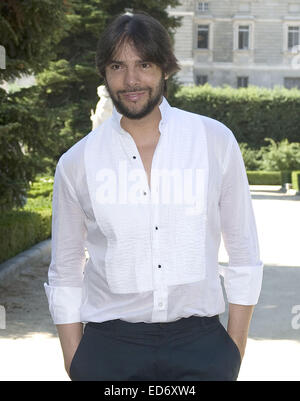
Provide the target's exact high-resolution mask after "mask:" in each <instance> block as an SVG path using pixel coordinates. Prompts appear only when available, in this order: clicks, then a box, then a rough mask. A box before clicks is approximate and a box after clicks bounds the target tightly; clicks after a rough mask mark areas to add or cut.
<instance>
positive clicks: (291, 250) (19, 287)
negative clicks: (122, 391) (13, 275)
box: [0, 192, 300, 381]
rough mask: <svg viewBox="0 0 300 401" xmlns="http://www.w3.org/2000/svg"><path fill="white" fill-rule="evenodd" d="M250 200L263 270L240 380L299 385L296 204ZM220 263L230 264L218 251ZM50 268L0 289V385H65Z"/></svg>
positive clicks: (273, 197)
mask: <svg viewBox="0 0 300 401" xmlns="http://www.w3.org/2000/svg"><path fill="white" fill-rule="evenodd" d="M252 197H253V206H254V212H255V215H256V219H257V227H258V233H259V239H260V247H261V256H262V260H263V261H264V263H265V270H264V281H263V288H262V292H261V297H260V300H259V303H258V305H257V306H256V309H255V312H254V316H253V320H252V324H251V328H250V335H249V340H248V345H247V350H246V354H245V357H244V361H243V364H242V367H241V372H240V376H239V380H270V381H272V380H297V381H299V380H300V362H299V361H300V327H299V328H298V326H300V291H299V289H300V252H299V233H298V232H299V227H300V202H299V201H295V199H297V200H299V197H297V198H296V197H287V196H284V195H283V194H280V193H274V194H272V193H269V194H268V193H258V192H252ZM219 260H220V263H222V262H226V261H227V255H226V252H225V251H224V246H223V244H222V246H221V249H220V254H219ZM47 269H48V265H47V264H41V265H37V266H32V267H31V268H30V269H28V270H27V271H26V272H24V273H22V274H21V275H20V276H19V278H18V279H17V280H16V281H15V282H14V283H13V284H11V285H9V286H8V287H6V288H1V287H0V305H3V306H5V309H6V329H5V330H1V329H0V380H48V381H52V380H68V376H67V375H66V373H65V372H64V367H63V359H62V353H61V350H60V344H59V340H58V338H57V335H56V331H55V327H54V326H53V324H52V322H51V318H50V315H49V312H48V304H47V299H46V296H45V294H44V289H43V282H44V281H46V279H47ZM0 312H1V311H0ZM226 319H227V312H225V314H224V315H222V316H221V320H222V322H223V323H224V325H226ZM0 326H1V322H0Z"/></svg>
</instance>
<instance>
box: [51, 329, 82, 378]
mask: <svg viewBox="0 0 300 401" xmlns="http://www.w3.org/2000/svg"><path fill="white" fill-rule="evenodd" d="M56 328H57V331H58V335H59V339H60V344H61V347H62V351H63V355H64V362H65V369H66V372H67V373H68V376H69V377H70V367H71V363H72V359H73V357H74V354H75V352H76V350H77V348H78V345H79V343H80V341H81V338H82V335H83V324H82V323H71V324H57V325H56Z"/></svg>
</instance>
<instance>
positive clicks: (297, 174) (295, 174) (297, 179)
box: [292, 171, 300, 192]
mask: <svg viewBox="0 0 300 401" xmlns="http://www.w3.org/2000/svg"><path fill="white" fill-rule="evenodd" d="M292 186H293V189H296V191H297V192H300V171H292Z"/></svg>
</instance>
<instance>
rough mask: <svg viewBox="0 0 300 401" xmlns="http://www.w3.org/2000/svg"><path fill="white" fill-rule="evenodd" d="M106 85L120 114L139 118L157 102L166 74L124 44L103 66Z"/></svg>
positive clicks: (161, 93)
mask: <svg viewBox="0 0 300 401" xmlns="http://www.w3.org/2000/svg"><path fill="white" fill-rule="evenodd" d="M105 72H106V80H105V81H106V82H105V84H106V87H107V90H108V92H109V94H110V96H111V99H112V101H113V103H114V105H115V107H116V109H117V110H118V112H119V113H120V114H122V115H123V116H125V117H127V118H129V119H141V118H143V117H145V116H146V115H148V114H149V113H151V112H152V111H153V110H154V108H155V107H156V106H157V105H158V104H159V103H160V101H161V98H162V96H163V93H164V82H165V77H164V74H163V73H162V70H161V69H160V68H159V67H158V66H157V65H156V64H154V63H152V62H148V61H147V60H142V59H141V58H140V56H139V55H138V53H137V50H136V49H135V48H134V47H133V46H132V45H130V44H129V43H125V44H124V46H123V47H122V48H121V49H120V51H119V52H117V54H116V55H115V56H114V60H112V62H111V63H110V64H109V65H108V66H107V67H106V69H105Z"/></svg>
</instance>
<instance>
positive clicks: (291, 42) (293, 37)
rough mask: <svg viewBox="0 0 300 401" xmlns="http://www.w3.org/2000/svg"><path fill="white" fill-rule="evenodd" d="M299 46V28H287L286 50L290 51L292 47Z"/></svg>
mask: <svg viewBox="0 0 300 401" xmlns="http://www.w3.org/2000/svg"><path fill="white" fill-rule="evenodd" d="M298 45H300V27H299V26H289V30H288V49H289V50H292V48H293V47H294V46H298Z"/></svg>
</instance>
